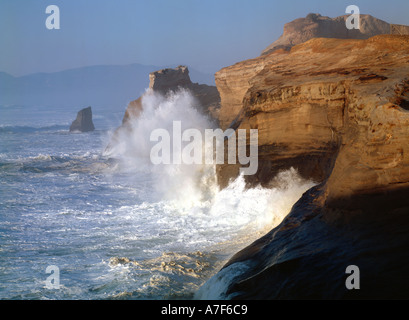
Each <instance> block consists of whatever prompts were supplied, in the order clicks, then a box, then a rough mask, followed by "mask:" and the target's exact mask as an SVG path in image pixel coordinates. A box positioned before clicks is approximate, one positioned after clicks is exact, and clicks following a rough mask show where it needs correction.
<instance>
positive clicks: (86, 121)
mask: <svg viewBox="0 0 409 320" xmlns="http://www.w3.org/2000/svg"><path fill="white" fill-rule="evenodd" d="M94 130H95V127H94V123H93V122H92V109H91V107H88V108H84V109H82V110H80V111H78V114H77V118H76V119H75V120H74V121H73V122H72V124H71V126H70V132H74V131H80V132H88V131H94Z"/></svg>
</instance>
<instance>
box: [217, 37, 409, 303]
mask: <svg viewBox="0 0 409 320" xmlns="http://www.w3.org/2000/svg"><path fill="white" fill-rule="evenodd" d="M408 53H409V36H404V35H378V36H374V37H371V38H369V39H333V38H314V39H311V40H309V41H307V42H305V43H301V44H298V45H295V46H293V47H291V48H290V49H288V48H281V49H276V50H272V51H271V52H269V53H268V52H265V54H263V55H262V56H260V57H258V58H255V59H250V60H246V61H243V62H239V63H237V64H235V65H233V66H230V67H227V68H224V69H222V70H220V71H219V72H217V73H216V85H217V87H218V90H219V92H220V96H221V109H220V116H219V120H220V124H221V126H222V127H223V128H224V129H226V128H228V127H230V128H234V129H258V134H259V135H258V142H259V169H258V172H257V174H256V175H254V176H249V177H248V178H247V181H248V183H249V184H250V185H256V184H259V183H261V184H263V185H265V186H268V185H269V183H270V181H271V179H272V178H273V177H274V176H275V175H276V174H277V173H278V172H279V171H280V170H284V169H288V168H290V167H294V168H296V169H297V170H298V171H299V173H300V174H301V176H303V177H304V178H306V179H310V180H314V181H316V183H317V186H316V187H314V188H312V189H310V190H309V191H308V192H306V193H305V194H304V195H303V197H302V198H301V199H300V200H299V201H298V202H297V203H296V204H295V205H294V207H293V209H292V210H291V212H290V213H289V215H288V216H287V217H286V219H285V220H284V221H283V222H282V223H281V224H280V225H279V226H277V227H276V228H274V229H273V230H272V231H271V232H269V233H268V234H266V235H265V236H264V237H262V238H261V239H259V240H257V241H256V242H254V243H253V244H251V245H250V246H248V247H247V248H245V249H243V250H242V251H241V252H239V253H237V254H236V255H235V256H234V257H233V258H232V259H231V260H230V261H229V262H228V263H227V264H226V265H225V267H224V268H223V272H226V270H230V271H229V272H230V279H226V282H228V283H230V285H229V286H228V291H227V297H228V298H239V299H240V298H248V299H252V298H257V299H269V298H277V299H297V298H330V299H331V298H335V299H338V298H408V297H409V289H408V288H409V276H408V275H407V270H408V268H409V237H408V236H407V235H408V234H409V198H408V195H409V157H408V155H409V138H408V137H409V54H408ZM217 174H218V180H219V183H220V185H221V186H225V185H227V183H228V181H229V179H230V178H235V177H236V176H237V175H238V165H220V166H218V169H217ZM349 265H356V266H358V267H359V268H360V274H361V278H360V279H361V283H360V290H348V288H347V287H346V285H345V281H346V277H347V276H348V275H347V274H346V273H345V272H346V268H347V267H348V266H349ZM236 266H237V267H236ZM235 268H236V269H235ZM238 270H240V271H238ZM243 270H244V271H243ZM223 274H225V273H220V275H217V276H216V277H223ZM232 274H234V276H231V275H232Z"/></svg>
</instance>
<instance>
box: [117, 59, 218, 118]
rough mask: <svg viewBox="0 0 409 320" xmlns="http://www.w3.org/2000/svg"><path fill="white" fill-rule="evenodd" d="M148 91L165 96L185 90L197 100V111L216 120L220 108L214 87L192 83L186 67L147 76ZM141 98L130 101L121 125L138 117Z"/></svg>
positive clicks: (160, 71)
mask: <svg viewBox="0 0 409 320" xmlns="http://www.w3.org/2000/svg"><path fill="white" fill-rule="evenodd" d="M149 89H150V90H151V91H152V92H157V93H160V94H162V95H166V93H168V92H169V91H176V90H178V89H187V90H189V92H190V93H191V94H192V95H193V96H194V97H195V98H196V99H197V101H198V105H197V109H198V110H199V111H200V112H202V113H204V114H206V115H209V116H210V117H211V118H212V119H213V120H217V118H218V111H219V107H220V96H219V92H218V91H217V88H216V87H215V86H209V85H206V84H198V83H193V82H192V81H191V80H190V77H189V69H188V68H187V67H186V66H178V67H177V68H175V69H171V68H169V69H162V70H159V71H155V72H152V73H150V74H149ZM142 97H143V96H141V97H139V98H138V99H137V100H134V101H131V102H130V103H129V105H128V107H127V109H126V111H125V115H124V118H123V121H122V123H123V125H126V123H127V122H128V121H129V120H131V119H134V118H136V117H138V116H139V114H140V112H141V111H142V109H143V107H142Z"/></svg>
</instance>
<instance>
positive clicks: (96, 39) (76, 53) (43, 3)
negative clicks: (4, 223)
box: [0, 0, 409, 76]
mask: <svg viewBox="0 0 409 320" xmlns="http://www.w3.org/2000/svg"><path fill="white" fill-rule="evenodd" d="M351 4H354V5H357V6H358V7H359V8H360V13H362V14H371V15H373V16H375V17H377V18H379V19H382V20H385V21H387V22H390V23H396V24H408V25H409V1H408V0H388V1H380V0H361V1H358V0H349V1H341V0H331V1H322V0H287V1H274V0H144V1H142V0H0V71H3V72H7V73H9V74H12V75H14V76H22V75H27V74H30V73H36V72H56V71H61V70H66V69H71V68H78V67H83V66H91V65H126V64H132V63H140V64H144V65H155V66H167V65H169V66H170V65H178V64H183V65H188V66H190V67H192V68H195V69H196V70H199V71H202V72H205V73H214V72H216V71H218V70H219V69H221V68H222V67H226V66H229V65H232V64H234V63H236V62H239V61H242V60H245V59H250V58H254V57H257V56H259V55H260V53H261V51H262V50H263V49H264V48H266V47H267V46H268V45H269V44H271V43H272V42H274V41H275V40H277V38H278V37H279V36H280V35H281V34H282V30H283V26H284V24H285V23H287V22H290V21H292V20H294V19H296V18H300V17H305V16H306V15H307V14H308V13H320V14H322V15H324V16H329V17H336V16H340V15H343V14H345V9H346V7H347V6H348V5H351ZM49 5H57V6H58V7H59V10H60V29H59V30H49V29H47V28H46V24H45V21H46V19H47V17H48V16H49V14H46V8H47V7H48V6H49Z"/></svg>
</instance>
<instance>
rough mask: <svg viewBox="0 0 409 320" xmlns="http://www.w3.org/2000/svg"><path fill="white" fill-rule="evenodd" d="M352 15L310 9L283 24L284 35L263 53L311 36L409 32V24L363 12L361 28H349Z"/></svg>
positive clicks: (360, 36) (355, 36)
mask: <svg viewBox="0 0 409 320" xmlns="http://www.w3.org/2000/svg"><path fill="white" fill-rule="evenodd" d="M349 16H350V15H343V16H339V17H336V18H330V17H325V16H321V15H320V14H317V13H310V14H309V15H307V16H306V17H305V18H299V19H295V20H293V21H291V22H289V23H286V24H285V25H284V31H283V34H282V35H281V37H280V38H278V39H277V41H275V42H273V43H272V44H271V45H269V46H268V47H267V48H266V49H265V50H263V52H262V54H268V53H270V52H272V51H274V50H277V49H280V48H281V49H286V50H289V49H290V48H291V47H293V46H295V45H297V44H300V43H303V42H306V41H308V40H310V39H312V38H337V39H368V38H370V37H373V36H376V35H379V34H400V35H408V34H409V27H408V26H400V25H393V24H389V23H387V22H385V21H383V20H380V19H377V18H375V17H373V16H371V15H368V14H360V18H359V29H351V30H349V29H347V28H346V24H345V23H346V20H347V19H348V17H349ZM354 23H355V22H354Z"/></svg>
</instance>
